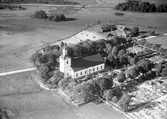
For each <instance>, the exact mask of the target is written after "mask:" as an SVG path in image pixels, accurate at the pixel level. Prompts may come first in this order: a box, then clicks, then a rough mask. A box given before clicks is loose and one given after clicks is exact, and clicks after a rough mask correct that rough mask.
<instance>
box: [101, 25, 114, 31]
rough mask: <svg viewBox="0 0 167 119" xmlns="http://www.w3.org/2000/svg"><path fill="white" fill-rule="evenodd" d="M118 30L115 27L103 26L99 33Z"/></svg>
mask: <svg viewBox="0 0 167 119" xmlns="http://www.w3.org/2000/svg"><path fill="white" fill-rule="evenodd" d="M113 30H116V27H115V25H102V26H101V27H100V28H98V31H99V32H103V33H104V32H110V31H113Z"/></svg>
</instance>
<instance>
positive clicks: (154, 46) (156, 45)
mask: <svg viewBox="0 0 167 119" xmlns="http://www.w3.org/2000/svg"><path fill="white" fill-rule="evenodd" d="M160 47H161V44H153V45H152V49H153V50H156V51H158V50H159V48H160Z"/></svg>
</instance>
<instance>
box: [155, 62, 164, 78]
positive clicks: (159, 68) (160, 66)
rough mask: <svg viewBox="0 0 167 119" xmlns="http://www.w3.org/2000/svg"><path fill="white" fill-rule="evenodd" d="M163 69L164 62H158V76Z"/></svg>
mask: <svg viewBox="0 0 167 119" xmlns="http://www.w3.org/2000/svg"><path fill="white" fill-rule="evenodd" d="M162 69H163V65H162V63H160V64H158V66H157V67H156V76H159V75H160V74H161V72H162Z"/></svg>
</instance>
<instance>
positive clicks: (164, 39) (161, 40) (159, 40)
mask: <svg viewBox="0 0 167 119" xmlns="http://www.w3.org/2000/svg"><path fill="white" fill-rule="evenodd" d="M147 41H148V42H150V43H153V44H162V46H161V47H162V48H165V49H167V36H157V37H154V38H150V39H147Z"/></svg>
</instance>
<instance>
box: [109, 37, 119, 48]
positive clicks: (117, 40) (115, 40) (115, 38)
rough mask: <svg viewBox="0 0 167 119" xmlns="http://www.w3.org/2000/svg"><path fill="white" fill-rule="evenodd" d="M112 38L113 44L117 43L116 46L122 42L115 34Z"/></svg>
mask: <svg viewBox="0 0 167 119" xmlns="http://www.w3.org/2000/svg"><path fill="white" fill-rule="evenodd" d="M111 40H112V42H113V44H114V45H116V46H117V45H118V44H120V41H119V38H118V37H117V36H114V37H113V38H112V39H111Z"/></svg>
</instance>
